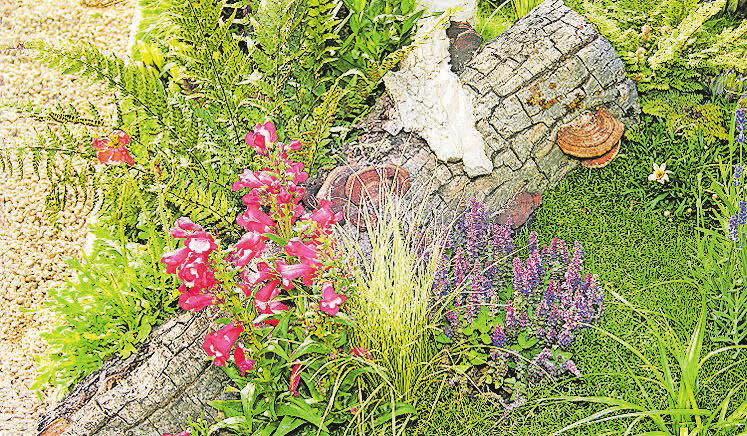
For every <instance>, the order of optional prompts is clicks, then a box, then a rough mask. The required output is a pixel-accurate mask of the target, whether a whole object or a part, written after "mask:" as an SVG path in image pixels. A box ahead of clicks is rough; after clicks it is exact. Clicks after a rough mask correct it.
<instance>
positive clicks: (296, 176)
mask: <svg viewBox="0 0 747 436" xmlns="http://www.w3.org/2000/svg"><path fill="white" fill-rule="evenodd" d="M286 173H287V174H290V175H292V176H293V180H292V181H293V183H296V184H299V183H303V182H305V181H306V180H308V178H309V174H308V173H306V172H304V170H303V164H302V163H300V162H294V163H292V164H290V168H288V169H287V170H286Z"/></svg>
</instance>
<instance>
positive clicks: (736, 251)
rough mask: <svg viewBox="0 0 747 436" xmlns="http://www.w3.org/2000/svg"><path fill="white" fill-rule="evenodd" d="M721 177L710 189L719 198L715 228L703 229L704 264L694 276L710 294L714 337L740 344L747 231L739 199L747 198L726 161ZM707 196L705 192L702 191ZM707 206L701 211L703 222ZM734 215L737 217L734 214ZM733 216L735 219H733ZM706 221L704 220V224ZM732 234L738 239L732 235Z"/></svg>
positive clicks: (745, 311) (746, 310) (745, 320)
mask: <svg viewBox="0 0 747 436" xmlns="http://www.w3.org/2000/svg"><path fill="white" fill-rule="evenodd" d="M720 175H721V177H720V178H719V179H713V180H712V182H711V185H710V189H708V191H709V192H713V193H714V194H715V195H716V197H717V198H718V203H717V208H716V210H715V211H711V212H712V213H715V215H716V223H718V224H719V226H718V227H717V228H716V229H708V228H703V229H702V237H701V239H700V241H699V243H698V259H699V261H700V263H701V265H700V266H699V267H698V268H695V269H694V270H693V276H694V278H695V279H696V280H698V281H699V283H700V285H701V287H702V288H703V289H704V292H706V295H707V296H708V297H709V304H710V307H711V310H710V312H709V318H710V319H711V320H712V322H713V335H714V338H713V340H714V341H715V342H719V343H724V344H726V345H739V344H743V343H745V342H746V341H747V286H745V282H744V281H745V279H746V278H747V250H744V242H745V240H746V239H747V235H745V233H744V232H741V231H739V226H738V225H734V226H733V228H732V224H738V223H739V219H740V217H743V215H744V211H742V212H740V202H741V201H742V200H744V187H743V185H742V183H741V180H740V179H736V178H733V172H732V170H731V169H729V168H728V167H727V166H726V165H722V166H721V174H720ZM700 196H701V197H703V196H704V192H700ZM705 213H707V211H705V210H701V211H699V218H700V221H701V222H704V221H705V220H704V214H705ZM732 217H734V218H732ZM730 219H733V221H734V222H733V223H730ZM702 225H705V224H702ZM730 233H732V235H731V237H734V238H736V240H731V239H730Z"/></svg>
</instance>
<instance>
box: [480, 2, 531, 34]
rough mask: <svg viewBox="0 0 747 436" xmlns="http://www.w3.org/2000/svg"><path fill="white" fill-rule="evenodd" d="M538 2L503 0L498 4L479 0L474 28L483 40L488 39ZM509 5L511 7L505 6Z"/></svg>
mask: <svg viewBox="0 0 747 436" xmlns="http://www.w3.org/2000/svg"><path fill="white" fill-rule="evenodd" d="M540 3H542V1H541V0H510V1H509V0H505V1H503V2H502V3H500V4H497V3H495V2H493V1H491V0H480V1H479V2H478V5H477V24H476V26H475V29H476V30H477V32H478V33H479V34H480V35H482V39H483V41H489V40H491V39H493V38H495V37H496V36H498V35H499V34H501V33H502V32H503V31H504V30H506V29H507V28H508V27H509V26H510V25H511V24H513V23H514V22H515V21H516V20H518V19H519V18H521V17H523V16H524V15H527V14H528V13H529V12H531V11H532V9H534V8H535V7H537V6H538V5H539V4H540ZM509 5H510V6H511V7H510V8H507V6H509Z"/></svg>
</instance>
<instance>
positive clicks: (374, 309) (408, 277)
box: [346, 193, 442, 432]
mask: <svg viewBox="0 0 747 436" xmlns="http://www.w3.org/2000/svg"><path fill="white" fill-rule="evenodd" d="M383 197H384V199H383V200H382V201H381V204H380V205H379V207H377V209H378V210H377V213H376V218H375V219H374V218H373V216H372V215H369V214H367V213H364V217H366V223H367V231H366V232H365V233H364V234H363V235H359V234H348V235H346V236H347V237H346V246H347V248H348V251H349V252H350V253H352V255H353V256H352V257H353V259H355V260H354V265H353V269H352V276H353V278H352V284H351V287H352V288H353V289H354V291H353V292H351V298H350V300H349V301H348V303H349V310H350V314H351V316H352V317H353V322H352V334H353V335H352V336H353V339H352V341H353V343H354V344H355V345H356V346H357V347H361V348H362V349H364V350H366V351H367V353H368V354H367V355H368V359H365V360H363V363H364V364H366V365H367V366H368V367H369V368H371V369H372V371H371V372H370V373H369V374H368V375H367V377H366V378H365V379H364V380H365V381H366V391H367V393H368V394H369V398H370V405H371V407H378V406H377V404H378V403H381V404H387V403H389V404H390V405H389V406H387V407H389V408H390V409H391V408H392V407H391V405H396V403H398V402H401V403H409V404H410V405H412V404H414V402H415V401H416V398H417V395H418V394H419V393H421V392H422V391H423V390H424V389H427V387H428V383H429V382H430V381H431V380H433V379H434V375H435V373H436V372H438V369H437V366H438V365H437V355H438V354H439V350H438V347H437V344H436V343H435V341H434V340H433V336H434V333H435V332H436V327H437V326H436V325H435V323H434V321H435V318H434V317H433V316H432V312H431V307H430V304H429V302H430V298H431V295H432V289H433V284H434V277H435V273H436V268H437V266H438V259H439V257H440V250H441V247H442V244H441V243H440V242H439V241H440V239H441V238H440V237H439V232H438V230H437V229H436V228H435V227H429V226H428V225H426V224H425V221H424V219H423V216H424V214H423V209H422V208H417V207H415V208H412V207H410V206H411V204H410V202H411V201H410V200H407V199H398V198H395V196H394V195H393V194H392V193H388V195H384V196H383ZM413 209H414V211H413ZM361 238H362V239H363V242H361ZM369 244H370V245H369ZM392 422H393V424H394V425H393V428H392V431H393V432H394V431H400V430H402V429H404V426H405V425H406V422H405V423H403V424H401V425H400V426H397V425H396V424H395V420H394V418H393V420H392Z"/></svg>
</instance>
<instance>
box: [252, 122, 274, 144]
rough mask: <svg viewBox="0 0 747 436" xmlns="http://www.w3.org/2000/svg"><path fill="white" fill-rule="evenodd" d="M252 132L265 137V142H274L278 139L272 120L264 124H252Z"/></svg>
mask: <svg viewBox="0 0 747 436" xmlns="http://www.w3.org/2000/svg"><path fill="white" fill-rule="evenodd" d="M254 132H255V133H257V134H259V135H262V136H263V137H264V138H265V142H269V143H274V142H277V141H278V134H277V132H276V130H275V125H274V124H272V121H268V122H266V123H264V124H257V125H256V126H254Z"/></svg>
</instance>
